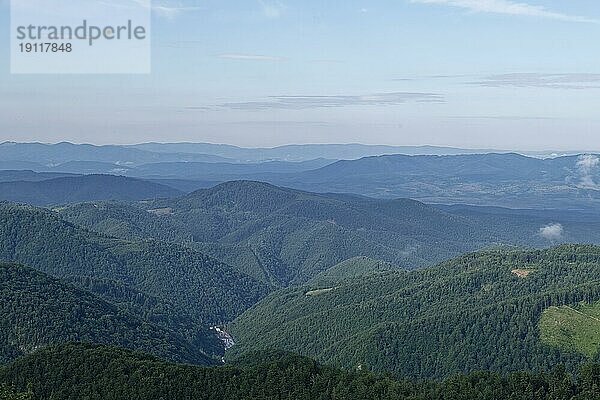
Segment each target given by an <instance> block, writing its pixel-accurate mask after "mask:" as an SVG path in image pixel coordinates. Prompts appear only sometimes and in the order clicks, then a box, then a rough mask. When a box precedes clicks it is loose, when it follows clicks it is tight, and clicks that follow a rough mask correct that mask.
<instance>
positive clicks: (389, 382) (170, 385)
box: [0, 344, 600, 400]
mask: <svg viewBox="0 0 600 400" xmlns="http://www.w3.org/2000/svg"><path fill="white" fill-rule="evenodd" d="M0 383H5V384H7V385H8V386H6V387H7V388H11V389H6V387H5V390H4V392H6V393H9V392H12V393H15V392H22V393H23V396H24V397H16V396H15V397H8V398H7V399H6V400H15V399H27V398H32V399H35V400H47V399H73V400H75V399H115V400H117V399H118V400H125V399H127V400H148V399H169V400H189V399H195V400H240V399H244V400H267V399H268V400H276V399H280V400H314V399H320V400H365V399H380V400H388V399H389V400H399V399H407V400H408V399H410V400H463V399H464V400H467V399H469V400H471V399H478V400H531V399H536V400H595V399H598V390H597V388H598V385H600V365H585V366H582V367H581V368H580V370H579V372H578V373H577V375H576V376H573V375H570V374H567V373H565V371H564V369H561V368H560V367H558V368H555V369H554V370H553V371H552V372H549V373H531V372H522V373H514V374H511V375H508V376H500V375H497V374H494V373H489V372H478V373H474V374H471V375H457V376H454V377H452V378H450V379H448V380H446V381H443V382H433V381H419V382H416V381H407V380H400V379H395V378H393V377H391V376H380V375H374V374H372V373H369V372H367V371H357V372H351V371H343V370H338V369H334V368H331V367H326V366H322V365H320V364H318V363H316V362H314V361H312V360H310V359H306V358H303V357H298V356H294V355H291V354H286V353H280V352H271V353H266V354H265V353H262V354H252V355H249V356H248V357H247V358H246V359H245V360H244V362H243V363H241V364H239V365H234V366H224V367H213V368H202V367H194V366H189V365H176V364H168V363H165V362H161V361H159V360H157V359H155V358H152V357H148V356H144V355H141V354H137V353H132V352H130V351H125V350H121V349H117V348H112V347H102V346H92V345H75V344H71V345H65V346H60V347H55V348H51V349H46V350H43V351H40V352H37V353H35V354H33V355H31V356H28V357H26V358H23V359H20V360H18V361H16V362H14V363H13V364H11V365H9V366H6V367H4V368H1V367H0ZM27 392H29V393H27ZM1 393H2V387H0V394H1ZM29 396H31V397H29ZM2 400H5V399H4V398H3V399H2Z"/></svg>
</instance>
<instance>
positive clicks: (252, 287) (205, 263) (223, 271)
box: [0, 203, 269, 347]
mask: <svg viewBox="0 0 600 400" xmlns="http://www.w3.org/2000/svg"><path fill="white" fill-rule="evenodd" d="M0 259H3V260H10V261H14V262H19V263H22V264H26V265H30V266H32V267H34V268H35V269H37V270H39V271H43V272H45V273H47V274H50V275H52V276H55V277H59V278H64V279H67V280H68V281H69V282H71V283H73V284H75V285H78V286H80V287H82V288H84V289H86V290H89V291H92V292H94V293H95V294H97V295H99V296H101V297H103V298H104V299H105V300H107V301H110V302H113V303H115V304H118V305H119V306H120V307H121V308H124V309H126V310H128V311H129V312H131V313H133V314H135V315H138V316H140V317H143V318H144V319H146V320H148V321H150V322H152V323H154V324H156V325H159V326H162V327H164V328H167V329H169V330H172V331H175V332H178V333H180V334H182V335H183V336H184V337H185V338H186V339H188V340H190V341H192V342H199V343H201V344H202V345H203V346H209V347H213V342H214V339H213V337H214V334H213V333H211V332H208V327H209V326H212V325H218V324H222V323H224V322H227V321H230V320H232V319H233V318H235V317H236V316H238V315H239V314H240V313H242V312H243V311H244V310H245V309H247V308H248V307H250V306H251V305H253V304H254V303H256V302H257V301H258V300H259V299H260V298H262V297H263V296H264V295H265V294H266V293H267V292H268V291H269V288H268V287H267V286H266V285H265V284H263V283H260V282H258V281H256V280H255V279H253V278H251V277H249V276H247V275H244V274H241V273H239V272H237V271H236V270H235V269H234V268H232V267H230V266H228V265H226V264H223V263H221V262H219V261H217V260H215V259H213V258H211V257H209V256H206V255H204V254H202V253H198V252H196V251H193V250H191V249H189V248H187V247H184V246H180V245H176V244H168V243H163V242H158V241H124V240H120V239H113V238H109V237H106V236H101V235H98V234H95V233H91V232H89V231H86V230H83V229H81V228H78V227H77V226H75V225H72V224H70V223H68V222H65V221H63V220H61V219H60V218H58V217H57V216H56V215H54V214H53V213H51V212H48V211H45V210H42V209H36V208H33V207H29V206H16V205H11V204H8V203H0Z"/></svg>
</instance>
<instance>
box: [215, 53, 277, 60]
mask: <svg viewBox="0 0 600 400" xmlns="http://www.w3.org/2000/svg"><path fill="white" fill-rule="evenodd" d="M217 57H219V58H222V59H224V60H242V61H283V60H285V58H283V57H277V56H265V55H261V54H219V55H218V56H217Z"/></svg>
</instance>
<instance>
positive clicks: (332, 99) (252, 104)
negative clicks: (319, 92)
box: [217, 92, 444, 111]
mask: <svg viewBox="0 0 600 400" xmlns="http://www.w3.org/2000/svg"><path fill="white" fill-rule="evenodd" d="M408 102H418V103H443V102H444V98H443V96H442V95H440V94H436V93H410V92H396V93H378V94H371V95H340V96H272V97H268V98H267V99H265V100H264V101H249V102H239V103H223V104H220V105H218V106H217V107H220V108H228V109H233V110H246V111H258V110H269V109H287V110H304V109H310V108H328V107H348V106H393V105H398V104H403V103H408Z"/></svg>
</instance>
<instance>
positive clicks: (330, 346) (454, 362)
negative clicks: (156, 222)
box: [230, 245, 600, 377]
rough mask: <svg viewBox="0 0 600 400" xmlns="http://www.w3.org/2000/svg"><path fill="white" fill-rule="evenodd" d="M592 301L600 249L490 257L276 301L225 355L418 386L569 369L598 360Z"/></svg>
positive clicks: (599, 290) (261, 309)
mask: <svg viewBox="0 0 600 400" xmlns="http://www.w3.org/2000/svg"><path fill="white" fill-rule="evenodd" d="M598 301H600V247H595V246H575V245H565V246H561V247H556V248H552V249H549V250H538V251H506V250H498V251H487V252H482V253H476V254H469V255H465V256H462V257H459V258H457V259H454V260H450V261H447V262H444V263H442V264H440V265H439V266H436V267H432V268H427V269H424V270H420V271H414V272H411V273H406V272H388V273H385V274H381V273H379V274H372V275H369V276H363V277H360V278H358V279H355V280H349V281H343V282H338V283H335V284H333V285H332V286H322V285H319V284H318V283H316V284H314V285H309V286H303V287H299V288H290V289H286V290H282V291H279V292H276V293H273V294H272V295H270V296H268V297H267V298H266V299H264V300H262V301H261V302H260V303H259V304H258V305H256V306H255V307H253V308H252V309H251V310H249V311H247V312H246V313H244V314H243V315H242V316H241V317H239V318H238V319H237V320H236V321H235V322H234V323H232V324H231V326H230V330H231V332H232V333H233V335H234V336H235V338H236V340H237V345H236V347H234V348H233V349H232V350H231V352H232V354H231V355H230V356H235V355H236V354H241V353H244V352H246V351H251V350H261V349H283V350H288V351H293V352H297V353H300V354H303V355H307V356H311V357H316V358H317V359H319V360H321V361H323V362H327V363H334V364H338V365H341V366H345V367H349V368H356V367H357V366H359V365H363V366H366V367H368V368H372V369H374V370H378V371H395V372H398V373H400V374H401V375H403V376H414V377H444V376H447V375H449V374H452V373H455V372H457V371H461V372H470V371H475V370H480V369H491V370H495V371H514V370H521V369H538V368H541V369H545V370H548V369H549V368H552V366H554V365H556V364H559V363H564V364H566V365H567V366H571V367H573V366H575V365H578V364H579V363H580V362H582V361H584V360H586V359H594V360H598V359H599V353H598V351H599V346H598V341H597V340H594V339H593V338H594V337H596V338H597V335H598V332H600V324H598V323H597V320H598V317H599V314H600V303H598ZM580 302H583V303H580Z"/></svg>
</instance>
